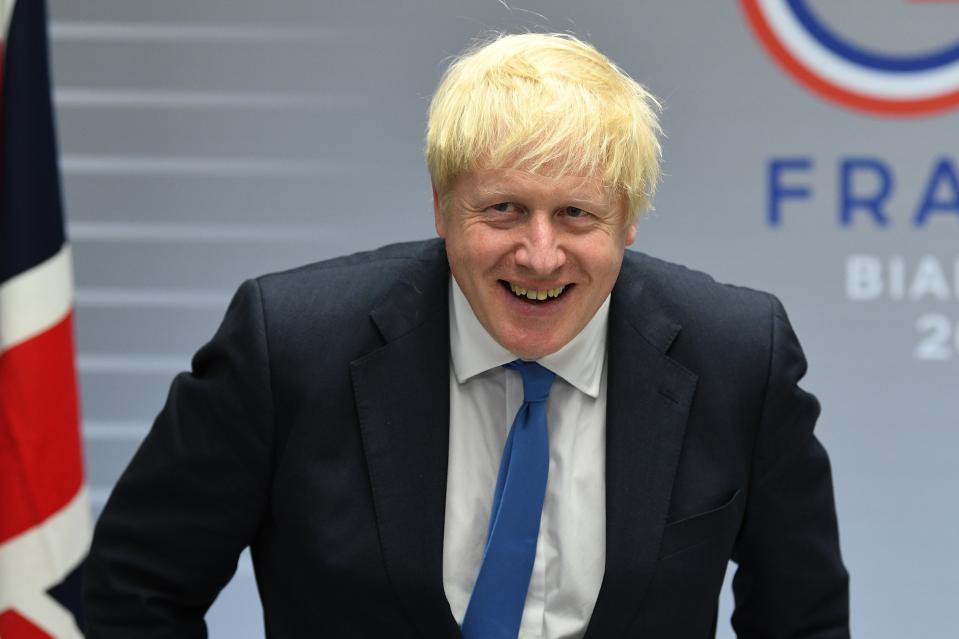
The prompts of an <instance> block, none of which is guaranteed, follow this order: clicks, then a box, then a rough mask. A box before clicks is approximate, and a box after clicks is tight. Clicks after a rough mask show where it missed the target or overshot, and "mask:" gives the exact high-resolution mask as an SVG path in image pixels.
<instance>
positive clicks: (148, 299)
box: [74, 287, 233, 311]
mask: <svg viewBox="0 0 959 639" xmlns="http://www.w3.org/2000/svg"><path fill="white" fill-rule="evenodd" d="M232 295H233V291H228V290H217V289H205V290H196V289H165V288H90V287H78V288H77V289H76V291H75V292H74V303H75V304H76V305H77V307H94V308H96V307H107V308H115V307H119V308H180V309H204V308H205V309H217V310H220V311H224V310H226V305H227V304H228V303H229V301H230V297H232Z"/></svg>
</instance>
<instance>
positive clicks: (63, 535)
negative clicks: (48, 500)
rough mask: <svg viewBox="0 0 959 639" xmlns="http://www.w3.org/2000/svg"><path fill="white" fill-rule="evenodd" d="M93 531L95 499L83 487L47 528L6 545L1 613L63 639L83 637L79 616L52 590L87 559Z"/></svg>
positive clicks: (0, 557) (0, 551) (2, 547)
mask: <svg viewBox="0 0 959 639" xmlns="http://www.w3.org/2000/svg"><path fill="white" fill-rule="evenodd" d="M90 531H91V522H90V496H89V494H88V493H87V488H86V486H82V487H81V488H80V490H78V491H77V494H76V495H74V497H73V499H72V500H70V502H69V503H68V504H67V505H66V506H64V507H63V508H61V509H60V510H59V511H57V512H56V513H54V514H53V515H51V516H50V517H48V518H47V520H46V521H44V522H43V523H42V524H40V525H38V526H34V527H33V528H30V529H29V530H27V531H25V532H23V533H21V534H19V535H17V536H16V537H14V538H12V539H10V540H8V541H6V542H4V543H3V544H0V610H6V609H7V608H14V609H15V610H16V611H17V612H19V613H20V614H21V615H23V616H24V617H26V618H28V619H29V620H30V621H31V622H32V623H34V624H35V625H37V626H38V627H40V628H41V629H43V630H44V631H45V632H47V634H49V635H51V636H53V637H58V639H59V638H64V639H73V638H74V637H77V638H80V637H82V636H83V635H82V634H81V633H80V630H79V629H78V628H77V626H76V622H75V621H74V619H73V615H72V614H70V612H69V611H68V610H66V609H65V608H63V606H61V605H60V604H58V603H57V602H56V601H55V600H54V599H53V598H51V597H50V596H49V595H48V594H47V593H46V591H47V589H48V588H50V587H52V586H55V585H56V584H58V583H60V581H62V580H63V579H64V578H65V577H66V576H67V575H69V574H70V572H71V571H72V570H73V569H74V568H76V567H77V565H78V564H79V563H80V562H81V561H82V560H83V558H84V557H86V555H87V552H89V550H90V540H91V537H92V534H91V532H90Z"/></svg>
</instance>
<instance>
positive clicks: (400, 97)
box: [50, 0, 959, 639]
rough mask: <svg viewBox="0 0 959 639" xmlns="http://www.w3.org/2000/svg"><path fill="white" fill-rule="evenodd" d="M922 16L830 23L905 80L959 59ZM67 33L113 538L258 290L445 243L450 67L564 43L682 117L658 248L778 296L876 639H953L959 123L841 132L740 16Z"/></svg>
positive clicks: (74, 227) (140, 14)
mask: <svg viewBox="0 0 959 639" xmlns="http://www.w3.org/2000/svg"><path fill="white" fill-rule="evenodd" d="M917 4H918V3H908V2H906V0H901V1H900V0H881V1H878V0H873V1H870V2H867V1H865V0H862V1H860V2H852V1H847V2H841V3H838V2H814V3H813V5H814V6H815V7H816V8H817V10H819V11H820V12H821V13H822V15H824V16H826V17H827V18H828V19H829V20H830V21H831V22H832V23H833V24H835V25H838V26H840V27H841V28H842V30H843V32H844V33H846V34H848V35H849V36H850V37H851V38H854V39H856V40H858V41H860V42H866V43H869V42H872V43H875V44H877V46H882V47H885V48H886V49H887V50H900V51H902V50H912V49H915V48H929V47H930V46H931V45H933V44H935V43H941V44H946V43H948V42H950V40H954V39H955V36H956V34H957V33H959V5H956V4H952V5H950V4H948V3H946V4H937V5H935V6H933V5H927V6H912V5H917ZM50 5H51V7H50V8H51V17H52V23H51V27H50V34H51V43H52V52H53V71H54V78H55V85H56V86H55V101H56V112H57V118H58V126H59V135H60V147H61V154H62V172H63V180H64V185H65V198H66V210H67V216H68V220H69V222H68V224H69V229H68V231H69V234H70V237H71V238H72V243H73V247H74V255H75V265H76V286H77V302H76V322H77V334H78V349H79V359H78V361H79V369H80V380H81V390H82V398H83V420H84V423H83V428H84V441H85V443H86V459H87V474H88V477H89V482H90V484H91V487H92V490H93V495H94V510H95V513H94V514H97V513H98V512H99V510H100V508H101V507H102V504H103V501H104V499H105V498H106V495H107V494H108V493H109V490H110V487H111V486H112V484H113V482H114V481H115V479H116V478H117V476H118V474H119V473H120V472H121V470H122V469H123V467H124V466H125V464H126V463H127V461H128V460H129V458H130V456H131V455H132V453H133V451H134V450H135V448H136V446H137V444H138V442H139V441H140V440H141V439H142V437H143V435H144V433H145V432H146V430H147V428H148V427H149V424H150V421H151V420H152V418H153V416H154V415H155V413H156V412H157V410H158V409H159V408H160V406H161V404H162V402H163V400H164V397H165V394H166V390H167V386H168V384H169V381H170V379H171V377H172V375H173V374H174V373H176V372H177V371H179V370H181V369H184V368H186V367H187V365H188V361H189V357H190V355H191V353H192V352H193V351H194V350H195V349H196V348H197V347H198V346H199V345H200V344H201V343H203V342H204V341H205V340H206V339H208V338H209V337H210V335H211V334H212V332H213V330H214V329H215V327H216V326H217V324H218V322H219V320H220V318H221V317H222V313H223V310H224V308H225V304H226V302H227V300H228V298H229V295H230V294H231V292H232V291H233V290H234V289H235V287H236V286H237V285H238V284H239V282H241V281H242V280H243V279H245V278H247V277H250V276H254V275H257V274H261V273H264V272H267V271H272V270H277V269H282V268H286V267H289V266H293V265H296V264H300V263H303V262H308V261H313V260H317V259H322V258H326V257H331V256H334V255H338V254H341V253H345V252H350V251H357V250H361V249H366V248H371V247H375V246H378V245H381V244H384V243H388V242H394V241H400V240H409V239H416V238H422V237H426V236H430V235H432V234H433V228H432V223H431V215H430V192H429V181H428V177H427V174H426V171H425V169H424V166H423V160H422V145H423V129H424V124H425V110H426V107H427V102H428V99H429V96H430V94H431V92H432V90H433V89H434V87H435V85H436V83H437V80H438V78H439V75H440V73H441V71H442V69H443V68H444V65H445V62H444V60H446V59H447V58H448V56H450V55H453V54H455V53H457V52H458V51H459V50H461V49H462V48H463V46H464V45H466V44H467V43H468V42H469V41H470V39H471V38H473V37H475V36H477V35H480V34H483V33H484V32H486V31H488V30H491V29H505V30H510V31H515V30H525V29H535V30H544V29H545V30H553V31H567V30H569V31H572V32H574V33H576V34H578V35H580V36H581V37H584V38H586V39H588V40H590V41H592V42H594V43H595V44H596V45H597V46H598V47H599V48H600V49H601V50H602V51H604V52H605V53H607V54H608V55H609V56H610V57H611V58H612V59H614V60H615V61H617V62H618V63H619V64H620V65H621V66H622V67H623V68H625V69H626V70H627V71H629V72H630V73H631V74H632V75H633V76H634V77H636V78H637V79H639V80H640V81H641V82H643V83H644V84H646V85H647V86H648V87H649V88H650V89H651V90H652V91H653V92H654V93H655V94H656V95H658V96H660V97H661V98H662V100H663V103H664V106H665V110H664V113H663V125H664V128H665V130H666V134H667V136H668V139H667V140H666V146H665V163H664V168H665V178H664V181H663V183H662V187H661V190H660V193H659V195H658V197H657V198H656V201H655V205H656V212H655V213H653V214H652V215H650V216H649V217H648V218H646V219H645V220H644V221H643V222H642V223H641V225H640V230H639V236H638V241H637V244H636V248H638V249H639V250H643V251H646V252H650V253H652V254H655V255H658V256H661V257H664V258H667V259H670V260H674V261H678V262H683V263H685V264H687V265H689V266H691V267H694V268H698V269H702V270H706V271H708V272H710V273H712V274H713V275H715V276H716V277H717V278H718V279H720V280H723V281H730V282H735V283H739V284H745V285H748V286H753V287H757V288H762V289H767V290H772V291H773V292H775V293H777V294H778V295H779V296H780V297H781V298H782V300H783V301H784V303H785V305H786V307H787V309H788V310H789V311H790V314H791V317H792V319H793V323H794V325H795V327H796V330H797V332H798V334H799V336H800V338H801V340H802V342H803V344H804V346H805V349H806V351H807V355H808V357H809V360H810V362H811V366H810V370H809V374H808V376H807V378H806V384H805V385H806V387H807V388H808V389H810V390H812V391H813V392H815V393H816V394H817V395H818V396H819V398H820V399H821V401H822V403H823V406H824V410H823V415H822V418H821V421H820V424H819V427H818V433H819V435H820V437H821V439H822V440H823V441H824V442H825V443H826V445H827V447H828V449H829V450H830V453H831V455H832V460H833V467H834V474H835V483H836V491H837V500H838V507H839V512H840V522H841V534H842V545H843V552H844V555H845V559H846V561H847V564H848V566H849V568H850V571H851V573H852V587H853V589H852V606H853V608H852V610H853V628H854V631H855V632H856V634H857V635H858V636H863V637H907V636H908V637H936V638H939V637H946V636H954V633H955V629H956V628H957V627H959V612H957V609H959V607H957V606H956V604H955V602H956V601H957V600H959V576H957V569H959V555H957V553H956V551H955V542H956V539H957V521H959V509H957V506H956V498H955V494H956V489H957V483H959V482H957V480H959V470H957V469H956V465H955V464H954V463H953V458H954V457H955V453H956V450H957V444H959V433H957V430H956V427H957V425H959V424H957V422H959V419H957V410H956V409H957V399H956V394H955V392H956V382H957V380H959V336H957V335H956V334H957V333H959V326H956V323H957V321H959V309H957V300H959V281H957V280H959V272H957V271H959V264H957V260H959V251H957V249H956V246H957V244H956V240H957V238H959V224H957V222H959V219H957V217H959V216H956V215H949V214H944V215H936V216H933V217H934V219H932V220H931V221H930V222H929V223H928V224H927V225H925V226H924V227H922V228H914V227H913V226H912V225H911V224H910V223H909V222H910V218H911V216H912V215H913V212H914V211H915V207H916V206H917V203H918V202H919V200H920V198H921V193H922V192H923V189H924V188H925V186H926V184H927V181H928V180H929V177H930V172H931V171H932V167H933V163H934V162H935V161H936V160H937V159H939V158H947V159H949V158H951V159H952V161H953V162H954V161H955V159H954V158H955V155H956V154H957V151H959V149H957V141H959V140H957V134H956V131H957V130H959V126H957V125H959V112H957V111H956V110H953V111H952V112H950V113H946V114H942V115H938V116H932V117H921V118H913V119H889V118H883V117H878V116H873V115H864V114H861V113H855V112H852V111H849V110H847V109H844V108H842V107H840V106H837V105H835V104H832V103H829V102H826V101H824V100H822V99H821V98H819V97H818V96H816V95H813V94H812V93H810V92H809V91H807V90H806V89H805V88H803V87H801V86H800V85H798V84H797V83H796V82H795V81H794V80H793V79H792V78H791V77H789V76H788V75H786V74H785V73H784V72H783V70H782V69H781V68H780V67H779V66H778V65H777V64H776V63H774V62H773V61H772V59H771V58H770V57H769V55H768V54H767V53H766V51H765V50H764V49H763V48H762V47H761V46H760V45H759V43H758V41H757V39H756V38H755V36H754V34H753V33H752V31H751V29H750V28H749V27H748V25H747V23H746V21H745V19H744V16H743V13H742V10H741V8H740V6H739V5H738V3H731V2H693V1H692V0H648V1H637V0H633V1H631V2H625V1H617V2H599V3H595V4H593V3H590V4H587V3H584V2H571V1H563V2H546V1H542V0H526V1H525V2H524V3H523V4H522V5H517V6H516V7H513V8H512V9H509V8H507V7H506V6H504V4H503V3H501V2H497V1H496V0H484V1H482V2H465V1H457V2H439V1H435V2H428V1H425V0H421V1H419V2H389V1H386V0H384V1H381V2H375V3H371V2H367V3H332V2H330V3H326V2H322V3H321V2H315V1H310V0H295V1H294V0H285V1H283V2H269V3H267V2H259V1H255V0H165V1H164V2H152V3H146V2H136V3H131V2H128V1H127V0H86V1H85V2H73V1H70V0H50ZM519 7H522V8H519ZM904 25H905V27H907V28H904ZM794 156H800V157H805V158H807V159H808V160H810V161H811V162H812V168H811V169H810V170H809V171H808V172H805V173H802V172H794V173H790V174H789V175H788V176H787V177H788V179H787V180H786V181H787V182H789V183H801V184H808V185H809V187H810V188H811V189H812V195H811V197H810V198H809V199H806V200H803V201H799V200H796V201H789V202H787V203H786V204H784V207H783V212H784V220H783V223H782V224H781V225H780V226H778V227H772V226H770V225H769V224H767V222H766V210H767V208H766V207H767V198H768V189H767V170H768V165H769V162H770V160H771V159H773V158H775V157H794ZM854 156H856V157H858V156H870V157H873V158H876V159H878V160H880V161H882V162H883V163H884V164H886V165H887V166H888V169H889V172H890V173H891V175H892V177H893V178H894V181H895V189H894V192H893V195H892V197H891V199H890V201H889V207H888V209H889V215H890V217H891V218H892V224H891V226H890V227H889V228H885V229H879V228H876V227H875V226H874V225H873V224H871V223H870V220H869V219H868V216H859V217H857V218H856V220H855V223H854V224H853V225H851V226H850V227H841V226H840V224H839V221H838V209H839V206H838V198H839V196H840V190H839V189H840V173H839V164H840V162H841V161H842V160H843V159H844V158H849V157H854ZM873 177H874V176H873ZM861 178H862V180H864V182H863V183H862V184H857V186H856V188H858V189H864V190H865V191H867V192H868V191H869V190H870V189H873V188H875V184H870V183H869V179H870V176H869V175H865V176H861ZM857 179H858V178H857ZM942 186H943V188H947V187H948V186H949V185H948V183H944V184H943V185H942ZM942 193H943V194H942V198H943V199H948V196H949V193H948V192H946V191H943V192H942ZM859 254H863V255H868V256H871V257H870V258H869V259H870V260H880V261H881V262H882V263H883V264H884V265H886V266H884V269H887V268H888V263H889V260H890V258H893V257H894V256H895V257H896V259H899V260H901V262H902V264H903V268H904V269H905V272H906V274H907V281H908V280H911V279H912V278H913V273H914V272H915V269H916V265H917V262H918V261H919V260H920V259H922V258H923V256H926V257H925V260H926V262H927V266H926V267H925V268H927V269H928V268H932V267H929V266H928V263H929V262H930V261H935V262H936V264H937V265H939V266H940V267H941V268H942V270H943V271H944V275H945V277H946V278H947V280H948V283H947V286H948V290H946V295H945V298H944V299H940V298H942V292H941V291H940V294H939V297H936V296H935V295H932V294H923V291H918V292H915V293H916V294H915V295H913V296H912V297H910V296H909V295H908V292H907V294H906V295H904V296H903V299H901V300H900V299H894V298H893V296H890V295H888V294H887V295H881V296H879V298H878V299H866V300H863V299H859V300H857V299H852V298H850V295H849V293H848V292H847V284H848V283H847V280H846V265H847V261H848V260H849V259H850V256H851V255H859ZM933 266H935V265H933ZM894 268H895V267H894ZM933 270H935V269H933ZM927 274H928V272H927ZM860 292H861V291H860ZM914 298H918V299H914ZM930 356H934V357H932V359H930V358H929V357H930ZM728 599H729V598H728V594H727V595H724V602H723V606H722V610H721V615H722V618H721V620H720V627H721V631H720V636H721V637H729V636H732V635H731V631H730V630H729V628H728V615H729V612H730V609H731V608H730V602H729V600H728ZM209 621H210V627H211V635H212V636H213V637H231V638H239V639H242V638H246V637H259V636H262V623H261V617H260V610H259V606H258V604H256V593H255V584H254V582H253V576H252V569H251V567H250V564H249V560H248V558H246V557H244V558H243V559H241V561H240V564H239V569H238V572H237V575H236V577H235V578H234V580H233V582H232V583H231V584H230V586H229V587H228V588H227V589H226V590H225V591H224V593H223V594H222V595H221V597H220V599H219V600H218V602H217V603H216V604H215V605H214V607H213V609H212V610H211V612H210V615H209Z"/></svg>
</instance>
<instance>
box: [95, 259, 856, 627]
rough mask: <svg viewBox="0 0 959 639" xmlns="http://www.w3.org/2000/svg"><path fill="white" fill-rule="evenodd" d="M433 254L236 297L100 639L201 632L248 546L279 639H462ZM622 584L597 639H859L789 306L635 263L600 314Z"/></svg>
mask: <svg viewBox="0 0 959 639" xmlns="http://www.w3.org/2000/svg"><path fill="white" fill-rule="evenodd" d="M448 278H449V267H448V264H447V261H446V255H445V250H444V245H443V243H442V241H440V240H433V241H428V242H421V243H411V244H403V245H395V246H389V247H385V248H383V249H380V250H378V251H374V252H370V253H362V254H358V255H353V256H349V257H344V258H340V259H335V260H331V261H327V262H321V263H318V264H313V265H310V266H305V267H302V268H299V269H296V270H293V271H289V272H286V273H280V274H274V275H268V276H265V277H261V278H259V279H257V280H251V281H248V282H246V283H245V284H244V285H243V286H242V287H241V288H240V290H239V292H238V293H237V295H236V297H235V298H234V299H233V301H232V303H231V304H230V307H229V310H228V311H227V314H226V318H225V319H224V321H223V324H222V326H221V327H220V329H219V331H218V332H217V333H216V335H215V337H214V338H213V339H212V340H211V341H210V343H208V344H207V345H206V346H204V347H203V348H202V349H201V350H200V351H199V352H198V353H197V354H196V356H195V358H194V360H193V370H192V372H191V373H182V374H180V375H179V376H177V377H176V379H175V380H174V382H173V385H172V388H171V390H170V395H169V398H168V400H167V403H166V406H165V407H164V408H163V411H162V412H161V413H160V415H159V416H158V417H157V420H156V423H155V424H154V426H153V429H152V430H151V432H150V434H149V435H148V437H147V438H146V440H145V441H144V442H143V444H142V446H141V447H140V449H139V451H138V452H137V454H136V456H135V457H134V459H133V461H132V462H131V464H130V466H129V467H128V468H127V470H126V472H125V473H124V474H123V476H122V478H121V479H120V481H119V483H118V484H117V486H116V488H115V490H114V492H113V494H112V496H111V498H110V500H109V502H108V503H107V505H106V508H105V510H104V512H103V515H102V516H101V518H100V521H99V523H98V525H97V528H96V533H95V536H94V542H93V548H92V550H91V553H90V557H89V561H88V568H87V573H86V602H87V617H88V625H89V628H88V637H89V639H107V638H117V639H121V638H122V639H137V638H147V637H149V638H161V637H163V638H166V637H169V638H171V639H172V638H177V639H183V638H188V637H204V636H206V629H205V626H204V622H203V615H204V613H205V612H206V610H207V608H208V607H209V606H210V604H211V602H212V601H213V599H214V598H215V597H216V595H217V593H218V592H219V590H220V589H221V588H222V587H223V586H224V584H225V583H226V582H227V581H228V580H229V579H230V577H231V575H232V574H233V572H234V570H235V568H236V562H237V557H238V555H239V554H240V552H241V551H242V550H243V549H244V548H245V547H246V546H251V550H252V557H253V563H254V567H255V571H256V578H257V584H258V587H259V592H260V596H261V599H262V602H263V608H264V615H265V623H266V634H267V636H268V637H271V638H273V639H286V638H291V639H292V638H296V639H300V638H303V637H390V638H401V637H425V638H430V639H432V638H443V637H458V636H459V630H458V628H457V626H456V623H455V621H454V620H453V617H452V615H451V613H450V609H449V605H448V603H447V601H446V598H445V595H444V591H443V577H442V563H443V528H444V508H445V499H446V470H447V454H448V422H449V393H448V388H449V327H448V314H447V313H448V309H447V303H448V302H447V291H448ZM608 350H609V360H608V391H607V392H608V402H607V403H608V406H607V416H606V428H607V444H606V446H607V450H606V500H607V504H606V517H607V520H606V544H607V551H606V552H607V557H606V571H605V576H604V579H603V584H602V588H601V590H600V593H599V598H598V600H597V602H596V607H595V610H594V612H593V615H592V618H591V620H590V623H589V629H588V632H587V637H588V638H589V639H595V638H606V637H608V638H616V639H619V638H622V637H642V638H644V639H657V638H668V639H681V638H686V637H690V638H705V637H711V636H713V635H714V633H715V626H716V611H717V597H718V594H719V591H720V587H721V585H722V582H723V575H724V573H725V571H726V567H727V562H728V560H729V559H730V558H732V559H733V560H734V561H735V562H737V563H738V571H737V573H736V577H735V581H734V586H735V593H736V612H735V615H734V617H733V624H734V626H735V628H736V630H737V632H738V634H739V636H740V637H757V638H758V637H763V638H775V637H790V638H799V637H805V638H812V637H816V638H827V637H828V638H840V637H847V636H848V621H847V618H848V594H847V583H848V578H847V574H846V571H845V569H844V568H843V565H842V561H841V559H840V553H839V544H838V535H837V526H836V515H835V509H834V505H833V490H832V484H831V479H830V470H829V462H828V459H827V457H826V453H825V451H824V450H823V448H822V446H821V445H820V444H819V442H818V441H817V440H816V438H815V437H814V436H813V425H814V423H815V420H816V417H817V416H818V413H819V407H818V404H817V402H816V400H815V398H814V397H813V396H812V395H809V394H808V393H806V392H804V391H803V390H801V389H800V388H799V387H798V386H797V382H798V381H799V379H800V378H801V377H802V376H803V374H804V372H805V370H806V363H805V360H804V358H803V354H802V351H801V350H800V347H799V344H798V342H797V341H796V338H795V336H794V335H793V332H792V329H791V328H790V326H789V322H788V320H787V318H786V315H785V313H784V311H783V309H782V307H781V306H780V304H779V303H778V301H777V300H776V299H775V298H773V297H771V296H769V295H766V294H763V293H759V292H756V291H752V290H748V289H744V288H737V287H732V286H726V285H721V284H717V283H716V282H714V281H713V280H712V279H710V278H709V277H707V276H705V275H703V274H701V273H696V272H693V271H690V270H687V269H685V268H682V267H679V266H675V265H671V264H667V263H665V262H662V261H659V260H656V259H653V258H650V257H647V256H644V255H641V254H638V253H633V252H627V253H626V258H625V260H624V263H623V267H622V271H621V274H620V276H619V279H618V281H617V283H616V287H615V289H614V290H613V295H612V304H611V307H610V315H609V346H608Z"/></svg>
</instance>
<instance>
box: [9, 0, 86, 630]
mask: <svg viewBox="0 0 959 639" xmlns="http://www.w3.org/2000/svg"><path fill="white" fill-rule="evenodd" d="M46 32H47V20H46V9H45V6H44V2H43V0H0V36H2V37H3V40H2V46H0V74H2V75H0V113H2V115H0V637H3V639H41V638H46V637H54V638H56V639H72V638H74V637H82V636H83V635H82V632H81V630H80V629H81V628H82V627H83V619H82V615H81V610H80V575H81V568H82V564H83V560H84V558H85V557H86V555H87V551H88V549H89V546H90V530H91V527H90V507H89V498H88V494H87V490H86V485H85V483H84V479H83V462H82V451H81V442H80V428H79V425H80V416H79V408H78V398H77V384H76V372H75V370H74V348H73V283H72V279H73V275H72V267H71V260H70V246H69V244H68V243H67V241H66V237H65V235H64V230H63V210H62V207H61V199H60V180H59V175H58V171H57V154H56V140H55V137H54V129H53V109H52V105H51V100H50V73H49V58H48V52H47V40H46V37H47V33H46Z"/></svg>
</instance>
